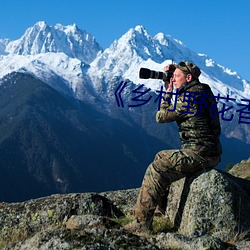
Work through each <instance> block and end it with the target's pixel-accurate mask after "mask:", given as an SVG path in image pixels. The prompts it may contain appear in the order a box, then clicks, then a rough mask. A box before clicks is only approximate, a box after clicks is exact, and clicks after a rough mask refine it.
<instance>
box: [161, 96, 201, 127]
mask: <svg viewBox="0 0 250 250" xmlns="http://www.w3.org/2000/svg"><path fill="white" fill-rule="evenodd" d="M169 100H170V99H169V98H168V96H165V100H164V101H162V103H161V105H160V110H158V111H157V113H156V121H157V122H159V123H167V122H173V121H178V120H181V119H184V118H188V117H192V116H194V115H195V114H197V113H198V110H199V109H198V107H197V105H195V103H192V104H190V103H189V104H187V103H186V102H183V96H179V97H178V98H177V99H176V101H175V103H173V104H171V103H170V101H169ZM187 105H188V107H189V110H190V111H191V112H187Z"/></svg>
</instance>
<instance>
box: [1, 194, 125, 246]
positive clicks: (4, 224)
mask: <svg viewBox="0 0 250 250" xmlns="http://www.w3.org/2000/svg"><path fill="white" fill-rule="evenodd" d="M90 214H91V215H95V216H103V217H109V218H119V217H121V216H123V215H124V214H123V213H122V211H121V210H119V209H118V208H117V207H116V206H114V205H113V204H112V202H111V201H110V200H108V199H107V198H105V197H104V196H101V195H99V194H95V193H85V194H66V195H52V196H49V197H44V198H40V199H35V200H30V201H27V202H20V203H10V204H8V203H0V248H1V244H2V245H3V244H5V243H8V242H11V241H13V240H15V239H19V240H23V239H26V238H27V237H29V236H30V235H33V234H35V233H37V232H39V231H41V230H44V229H45V228H50V229H51V228H60V227H64V226H65V223H66V222H67V221H68V219H69V218H70V217H71V216H72V215H90Z"/></svg>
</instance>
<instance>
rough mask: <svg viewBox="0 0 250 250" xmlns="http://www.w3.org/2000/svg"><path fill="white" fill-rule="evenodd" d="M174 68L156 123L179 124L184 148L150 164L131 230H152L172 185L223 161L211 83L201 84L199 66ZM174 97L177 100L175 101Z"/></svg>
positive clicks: (185, 64)
mask: <svg viewBox="0 0 250 250" xmlns="http://www.w3.org/2000/svg"><path fill="white" fill-rule="evenodd" d="M174 66H175V71H174V74H173V77H172V78H171V79H170V82H167V81H165V88H166V92H167V94H166V95H165V98H164V100H163V101H162V103H161V106H160V110H159V111H158V112H157V113H156V121H157V122H159V123H167V122H173V121H176V123H177V125H178V127H179V134H180V139H181V142H182V147H181V149H180V150H164V151H160V152H159V153H157V154H156V156H155V159H154V161H153V162H152V163H151V164H150V165H149V167H148V169H147V170H146V173H145V176H144V179H143V182H142V186H141V190H140V193H139V195H138V198H137V203H136V205H135V210H134V216H135V220H134V221H133V222H131V223H130V224H128V225H126V226H125V229H127V230H129V231H147V232H148V231H149V230H152V221H153V216H154V212H155V209H156V207H157V205H158V204H159V203H160V202H161V201H162V198H163V197H164V195H165V193H166V190H167V189H168V187H169V186H170V184H171V183H172V182H174V181H176V180H178V179H181V178H183V177H185V176H187V175H190V174H193V173H194V172H195V171H197V170H199V169H203V168H213V167H215V166H216V165H217V164H218V163H219V162H220V155H221V153H222V149H221V144H220V140H219V136H220V132H221V129H220V122H219V116H218V114H217V111H218V110H217V104H216V100H215V98H214V97H213V93H212V91H211V89H210V87H209V86H208V85H207V84H204V83H200V81H199V79H198V78H199V76H200V73H201V71H200V69H199V68H198V67H197V66H196V65H195V64H193V63H190V62H181V63H179V64H178V65H174ZM171 67H173V65H171ZM168 69H169V66H167V67H165V71H168ZM174 87H175V89H176V92H175V93H173V88H174ZM172 95H175V101H172V100H171V98H172Z"/></svg>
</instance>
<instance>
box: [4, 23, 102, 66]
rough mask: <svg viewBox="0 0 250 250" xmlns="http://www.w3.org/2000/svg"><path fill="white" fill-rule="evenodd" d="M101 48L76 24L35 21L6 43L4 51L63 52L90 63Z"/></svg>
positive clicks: (26, 53)
mask: <svg viewBox="0 0 250 250" xmlns="http://www.w3.org/2000/svg"><path fill="white" fill-rule="evenodd" d="M101 50H102V48H101V47H100V46H99V44H98V43H97V42H96V41H95V38H94V37H93V36H92V35H90V34H88V33H87V32H86V31H84V30H80V29H79V28H78V27H77V26H76V24H73V25H69V26H63V25H61V24H56V25H55V26H53V27H50V26H49V25H47V24H46V23H45V22H37V23H36V24H35V25H34V26H33V27H31V28H28V29H27V30H26V31H25V33H24V35H23V36H22V37H21V38H20V39H18V40H16V41H11V42H9V43H8V44H7V46H6V49H5V51H6V52H7V53H10V54H17V55H36V54H40V53H47V52H55V53H58V52H63V53H64V54H66V55H67V56H69V57H72V58H78V59H80V60H81V61H82V62H85V63H90V62H91V61H93V59H94V58H95V57H96V55H97V54H98V52H100V51H101Z"/></svg>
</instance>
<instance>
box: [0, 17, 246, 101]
mask: <svg viewBox="0 0 250 250" xmlns="http://www.w3.org/2000/svg"><path fill="white" fill-rule="evenodd" d="M184 60H187V61H191V62H194V63H195V64H197V65H198V66H199V67H200V68H201V70H202V74H201V76H200V80H201V81H202V82H205V83H208V84H209V85H210V86H211V87H212V89H213V91H214V93H215V94H217V93H220V94H221V95H224V96H225V95H230V97H233V98H236V99H237V101H240V99H242V98H246V99H250V83H249V82H248V81H246V80H244V79H242V78H241V77H240V76H239V75H238V74H237V73H236V72H233V71H231V70H230V69H227V68H225V67H223V66H221V65H218V64H216V63H215V62H214V61H213V60H212V59H211V58H209V57H208V56H207V55H204V54H197V53H196V52H194V51H192V50H190V49H188V48H187V47H186V46H185V44H184V43H183V42H181V41H179V40H177V39H175V38H172V37H171V36H169V35H165V34H163V33H158V34H156V35H155V36H154V37H151V36H150V35H149V34H148V33H147V31H146V29H145V28H144V27H143V26H139V25H138V26H136V27H135V28H131V29H130V30H128V32H127V33H125V34H124V35H123V36H122V37H121V38H119V39H118V40H115V41H114V42H113V43H112V44H111V45H110V47H109V48H107V49H106V50H104V51H103V52H102V49H101V47H100V46H99V45H98V43H97V42H96V41H95V39H94V38H93V36H91V35H90V34H88V33H86V32H85V31H83V30H80V29H79V28H78V27H77V26H76V25H75V24H74V25H69V26H62V25H61V24H56V25H55V26H48V25H47V24H46V23H45V22H38V23H36V24H35V25H34V26H33V27H31V28H28V29H27V30H26V32H25V34H24V35H23V36H22V37H21V38H20V39H18V40H16V41H9V40H7V39H5V40H3V39H2V40H0V66H1V69H2V70H1V72H0V77H3V76H4V75H6V74H8V73H10V72H12V71H22V72H23V71H25V72H30V73H32V74H33V75H36V76H37V77H38V78H39V79H41V80H43V81H45V82H47V83H48V84H50V85H52V86H53V87H55V88H56V89H58V90H62V89H64V91H69V92H70V91H71V92H72V94H74V95H75V96H76V98H79V99H86V98H87V99H92V100H94V99H95V98H96V97H97V96H98V95H99V96H102V98H104V99H105V100H106V101H105V102H106V104H107V103H108V102H109V100H111V98H112V100H113V99H114V89H115V88H116V86H117V84H119V83H117V82H116V81H117V79H121V77H122V78H123V79H129V80H130V81H132V82H133V83H135V84H137V85H138V84H144V85H145V86H146V87H147V88H151V89H152V90H153V91H156V90H159V88H160V86H162V81H161V80H152V79H148V80H145V79H140V78H139V69H140V68H141V67H147V68H150V69H152V70H156V71H162V70H163V68H164V66H165V65H167V64H169V63H172V62H174V63H179V62H180V61H184ZM58 79H60V80H61V81H62V83H58ZM60 84H61V85H63V87H62V86H60ZM67 88H68V90H66V89H67Z"/></svg>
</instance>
